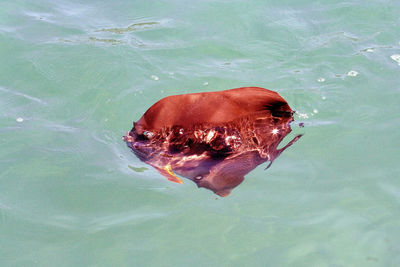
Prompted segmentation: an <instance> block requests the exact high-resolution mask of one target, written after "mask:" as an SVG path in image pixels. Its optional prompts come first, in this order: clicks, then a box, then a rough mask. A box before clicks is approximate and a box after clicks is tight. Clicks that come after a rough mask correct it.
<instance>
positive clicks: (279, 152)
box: [264, 134, 303, 170]
mask: <svg viewBox="0 0 400 267" xmlns="http://www.w3.org/2000/svg"><path fill="white" fill-rule="evenodd" d="M302 136H303V135H302V134H299V135H297V136H296V137H294V138H293V139H292V140H291V141H290V142H289V143H288V144H287V145H286V146H284V147H282V148H281V149H278V150H277V151H276V152H275V154H274V157H273V158H272V160H271V161H270V162H269V164H268V166H267V167H266V168H265V169H264V170H266V169H268V168H269V167H271V165H272V162H274V160H275V159H276V158H277V157H279V155H280V154H281V153H282V152H283V151H285V150H286V148H288V147H290V146H291V145H293V144H294V143H295V142H296V141H297V140H299V139H300V138H301V137H302Z"/></svg>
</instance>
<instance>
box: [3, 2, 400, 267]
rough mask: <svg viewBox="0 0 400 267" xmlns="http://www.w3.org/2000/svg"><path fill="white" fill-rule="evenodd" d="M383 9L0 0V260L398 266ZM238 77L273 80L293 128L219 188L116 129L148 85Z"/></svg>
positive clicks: (224, 81)
mask: <svg viewBox="0 0 400 267" xmlns="http://www.w3.org/2000/svg"><path fill="white" fill-rule="evenodd" d="M399 11H400V3H399V2H398V1H390V0H372V1H368V2H365V1H359V0H351V1H329V0H328V1H314V2H313V3H310V2H309V1H304V0H301V1H296V2H293V1H276V0H274V1H223V0H219V1H199V2H190V3H189V2H183V1H133V2H132V1H127V0H119V1H113V2H104V1H63V0H57V1H46V0H38V1H21V0H16V1H3V2H0V59H1V63H0V145H1V149H0V237H1V238H0V265H2V266H398V265H399V264H400V256H399V255H400V245H399V244H400V177H399V176H400V175H399V174H400V167H399V164H398V161H399V159H400V158H399V147H400V141H399V140H400V131H399V127H400V119H399V118H400V106H399V103H400V78H399V74H400V65H399V62H400V59H399V57H400V56H399V54H400V44H399V41H400V37H399V36H400V30H399V29H400V27H399V26H400V19H399V16H398V14H399ZM241 86H260V87H265V88H269V89H273V90H276V91H277V92H279V93H280V94H281V95H282V96H283V97H284V98H285V99H286V100H287V101H288V103H289V104H290V106H291V107H292V108H293V109H295V110H296V111H297V112H298V113H297V115H296V116H295V120H296V122H295V124H294V125H293V132H292V133H291V134H290V135H289V136H288V138H293V136H294V135H295V134H300V133H304V136H303V137H302V138H301V140H299V142H297V143H296V145H295V146H293V147H291V148H290V149H288V150H287V151H285V153H283V154H282V155H281V157H279V158H278V159H277V160H276V161H275V162H274V164H273V165H272V167H271V168H270V169H268V170H267V171H264V167H265V166H260V167H259V168H257V169H256V170H255V171H253V172H251V173H250V174H249V175H247V176H246V180H245V181H244V182H243V184H241V186H240V187H238V188H237V189H236V190H235V191H234V192H233V193H232V194H231V195H230V196H229V197H228V198H219V197H215V196H214V195H213V194H212V193H211V192H209V191H206V190H204V189H203V190H202V189H197V188H196V187H195V185H194V184H193V183H190V182H186V183H185V184H183V185H178V184H173V183H170V182H168V181H167V180H165V179H164V178H163V177H162V176H160V175H159V174H158V173H157V172H156V171H155V170H153V169H151V168H149V167H148V166H146V165H145V164H144V163H142V162H140V161H139V160H138V159H137V158H136V157H135V156H134V155H132V154H131V153H130V151H129V149H128V148H127V147H126V146H125V144H124V143H123V142H122V140H121V136H122V135H123V134H124V133H125V131H126V130H128V129H130V128H131V125H132V121H133V120H137V119H138V118H139V117H140V116H141V115H142V114H143V112H144V111H145V110H146V109H147V108H148V107H149V106H150V105H151V104H153V103H154V102H155V101H157V100H159V99H160V98H162V97H165V96H167V95H172V94H180V93H193V92H203V91H216V90H224V89H230V88H235V87H241ZM299 122H303V123H304V125H305V127H304V128H300V127H298V125H296V123H299Z"/></svg>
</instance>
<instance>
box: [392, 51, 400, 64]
mask: <svg viewBox="0 0 400 267" xmlns="http://www.w3.org/2000/svg"><path fill="white" fill-rule="evenodd" d="M390 58H391V59H393V60H394V61H396V62H397V63H398V64H399V65H400V55H399V54H394V55H391V56H390Z"/></svg>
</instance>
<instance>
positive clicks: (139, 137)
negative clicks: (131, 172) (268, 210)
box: [123, 87, 301, 196]
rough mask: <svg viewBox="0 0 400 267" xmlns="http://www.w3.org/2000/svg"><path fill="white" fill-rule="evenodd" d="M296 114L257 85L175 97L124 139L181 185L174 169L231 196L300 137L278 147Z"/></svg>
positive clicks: (150, 112)
mask: <svg viewBox="0 0 400 267" xmlns="http://www.w3.org/2000/svg"><path fill="white" fill-rule="evenodd" d="M292 114H293V111H292V110H291V108H290V107H289V105H288V104H287V102H286V101H285V100H284V99H283V98H282V97H281V96H280V95H279V94H278V93H276V92H273V91H270V90H267V89H263V88H259V87H243V88H237V89H231V90H225V91H220V92H207V93H195V94H186V95H175V96H169V97H166V98H163V99H161V100H160V101H158V102H157V103H155V104H154V105H153V106H151V107H150V108H149V109H148V110H147V111H146V113H145V114H144V115H143V116H142V117H141V118H140V119H139V120H138V121H137V122H135V123H134V125H133V128H132V130H131V131H130V132H128V133H127V135H126V136H124V137H123V139H124V140H125V142H126V143H127V145H128V147H130V148H131V149H132V151H133V152H134V153H135V154H136V155H137V156H138V158H139V159H140V160H142V161H144V162H146V163H147V164H149V165H151V166H153V167H154V168H155V169H157V170H158V171H159V172H160V173H161V174H162V175H164V176H165V177H166V178H167V179H168V180H170V181H173V182H177V183H182V180H181V179H180V178H179V177H177V176H176V175H175V173H176V174H178V175H180V176H183V177H186V178H188V179H190V180H192V181H194V182H195V183H196V184H197V186H198V187H204V188H207V189H210V190H212V191H213V192H214V193H216V194H218V195H220V196H227V195H228V194H229V193H230V192H231V190H232V189H233V188H235V187H236V186H238V185H239V184H240V183H241V182H242V181H243V179H244V175H246V174H247V173H249V172H250V171H251V170H253V169H254V168H255V167H257V166H258V165H259V164H261V163H264V162H266V161H269V162H270V164H269V165H268V167H269V166H270V165H271V163H272V162H273V161H274V159H275V158H276V157H278V156H279V155H280V153H282V152H283V151H284V150H285V149H286V148H287V147H289V146H290V145H292V144H293V143H294V142H295V141H297V140H298V139H299V138H300V137H301V135H298V136H296V137H295V138H293V140H292V141H290V142H289V143H288V144H287V145H286V146H284V147H283V148H281V149H278V148H277V147H278V145H279V143H280V142H281V141H282V139H283V138H284V137H285V136H286V135H287V134H288V133H290V132H291V128H290V125H289V123H290V122H291V121H293V116H292Z"/></svg>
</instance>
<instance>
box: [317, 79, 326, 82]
mask: <svg viewBox="0 0 400 267" xmlns="http://www.w3.org/2000/svg"><path fill="white" fill-rule="evenodd" d="M317 81H318V82H319V83H323V82H325V78H318V80H317Z"/></svg>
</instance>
